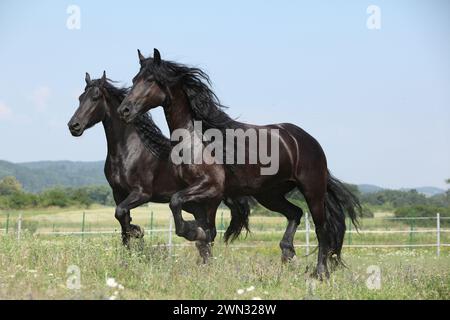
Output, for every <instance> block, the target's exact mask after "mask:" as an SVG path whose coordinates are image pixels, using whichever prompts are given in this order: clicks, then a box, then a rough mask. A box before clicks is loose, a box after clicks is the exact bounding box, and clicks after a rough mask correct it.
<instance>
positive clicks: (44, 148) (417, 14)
mask: <svg viewBox="0 0 450 320" xmlns="http://www.w3.org/2000/svg"><path fill="white" fill-rule="evenodd" d="M69 5H77V6H78V7H79V9H80V12H81V16H80V17H81V20H80V29H79V30H78V29H75V30H71V29H69V28H68V27H67V25H66V23H67V19H68V18H69V16H70V13H68V12H67V9H68V6H69ZM370 5H376V6H378V7H379V8H380V10H381V20H380V22H381V29H379V30H371V29H369V28H368V27H367V24H366V22H367V19H368V18H369V16H370V14H368V13H367V12H366V10H367V8H368V6H370ZM168 12H170V16H171V19H170V23H168V20H167V13H168ZM0 39H1V43H2V50H0V70H2V71H1V73H0V159H4V160H6V161H11V162H33V161H48V160H64V159H66V160H70V161H103V160H104V158H105V156H106V142H105V137H104V132H103V128H102V126H101V125H97V126H95V127H94V128H92V129H89V130H87V131H86V132H85V133H84V135H83V136H82V137H81V138H73V137H72V136H71V135H70V133H69V131H68V130H67V126H66V124H67V122H68V120H69V119H70V117H71V115H72V114H73V112H74V111H75V109H76V108H77V107H78V96H79V95H80V94H81V93H82V92H83V89H84V74H85V72H86V71H88V72H89V73H90V74H91V77H92V78H98V77H100V76H101V73H102V72H103V70H106V72H107V75H108V77H109V78H111V79H113V80H116V81H119V84H123V85H130V84H131V79H132V77H133V76H134V75H135V74H136V73H137V71H138V67H139V64H138V58H137V53H136V49H138V48H139V49H141V51H142V52H143V53H144V55H145V56H148V55H149V54H150V53H152V52H153V48H154V47H156V48H158V49H159V50H160V52H161V54H162V58H163V59H168V60H174V61H177V62H181V63H186V64H188V65H194V66H198V67H200V68H202V69H203V70H205V71H206V72H207V73H208V74H209V76H210V77H211V80H212V82H213V90H214V91H215V92H216V94H217V95H218V96H219V98H220V99H221V100H222V102H223V104H225V105H226V106H228V107H229V109H228V110H227V113H229V114H230V115H231V116H233V117H239V119H240V121H244V122H249V123H255V124H267V123H279V122H292V123H294V124H296V125H298V126H300V127H302V128H303V129H305V130H306V131H307V132H308V133H310V134H311V135H312V136H314V137H315V138H316V139H317V140H318V141H319V143H320V144H321V145H322V147H323V149H324V151H325V153H326V156H327V159H328V165H329V168H330V170H331V172H332V173H333V174H334V175H335V176H337V177H338V178H339V179H341V180H344V181H347V182H350V183H355V184H374V185H378V186H382V187H386V188H393V189H398V188H402V187H421V186H434V187H439V188H442V189H446V188H448V186H447V185H446V183H445V179H447V178H450V126H449V123H450V59H449V58H450V42H449V41H448V39H450V2H448V1H426V2H424V1H418V0H415V1H406V0H401V1H396V2H391V1H385V0H383V1H356V0H354V1H345V2H337V1H322V2H320V3H319V2H317V1H302V2H295V3H293V2H265V3H261V2H257V1H248V2H245V3H243V2H237V1H236V2H232V1H231V2H226V3H225V2H223V3H210V2H206V1H199V2H198V3H196V5H193V4H192V3H188V2H181V1H171V2H169V3H166V2H164V3H163V2H147V1H146V2H144V1H138V2H129V3H120V4H119V3H111V2H105V1H96V2H90V1H85V0H82V1H81V0H80V1H61V2H54V1H42V2H39V3H38V2H36V3H35V2H32V3H30V2H26V1H8V0H6V1H2V2H1V3H0ZM152 115H153V118H154V119H155V121H156V123H157V124H158V125H159V126H160V127H161V129H162V130H163V132H164V133H165V134H167V125H166V123H165V119H164V115H163V112H162V110H161V109H160V108H159V109H156V110H154V111H152ZM5 137H6V138H5Z"/></svg>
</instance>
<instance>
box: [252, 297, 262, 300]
mask: <svg viewBox="0 0 450 320" xmlns="http://www.w3.org/2000/svg"><path fill="white" fill-rule="evenodd" d="M252 300H261V298H260V297H253V298H252Z"/></svg>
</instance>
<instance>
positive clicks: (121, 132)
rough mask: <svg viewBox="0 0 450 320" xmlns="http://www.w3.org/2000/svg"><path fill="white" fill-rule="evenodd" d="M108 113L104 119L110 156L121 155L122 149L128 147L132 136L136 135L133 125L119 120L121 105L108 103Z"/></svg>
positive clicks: (112, 102)
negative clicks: (118, 109)
mask: <svg viewBox="0 0 450 320" xmlns="http://www.w3.org/2000/svg"><path fill="white" fill-rule="evenodd" d="M107 103H108V106H107V112H106V115H105V118H104V119H103V128H104V129H105V135H106V141H107V145H108V155H109V156H110V155H115V154H120V153H121V152H120V148H121V147H123V146H126V144H127V141H128V138H129V137H130V135H132V134H134V133H136V129H135V128H134V127H133V126H132V125H128V124H126V123H125V122H124V121H122V120H121V119H120V118H119V115H118V113H117V108H118V107H119V104H120V102H119V103H117V102H116V101H108V102H107Z"/></svg>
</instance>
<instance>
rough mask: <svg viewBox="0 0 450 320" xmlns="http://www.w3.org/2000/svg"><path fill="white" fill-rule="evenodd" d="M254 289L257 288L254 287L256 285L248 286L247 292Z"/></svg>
mask: <svg viewBox="0 0 450 320" xmlns="http://www.w3.org/2000/svg"><path fill="white" fill-rule="evenodd" d="M253 290H255V287H254V286H251V287H248V288H247V292H250V291H253Z"/></svg>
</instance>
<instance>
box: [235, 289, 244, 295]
mask: <svg viewBox="0 0 450 320" xmlns="http://www.w3.org/2000/svg"><path fill="white" fill-rule="evenodd" d="M236 292H237V294H243V293H244V289H238V290H237V291H236Z"/></svg>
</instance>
